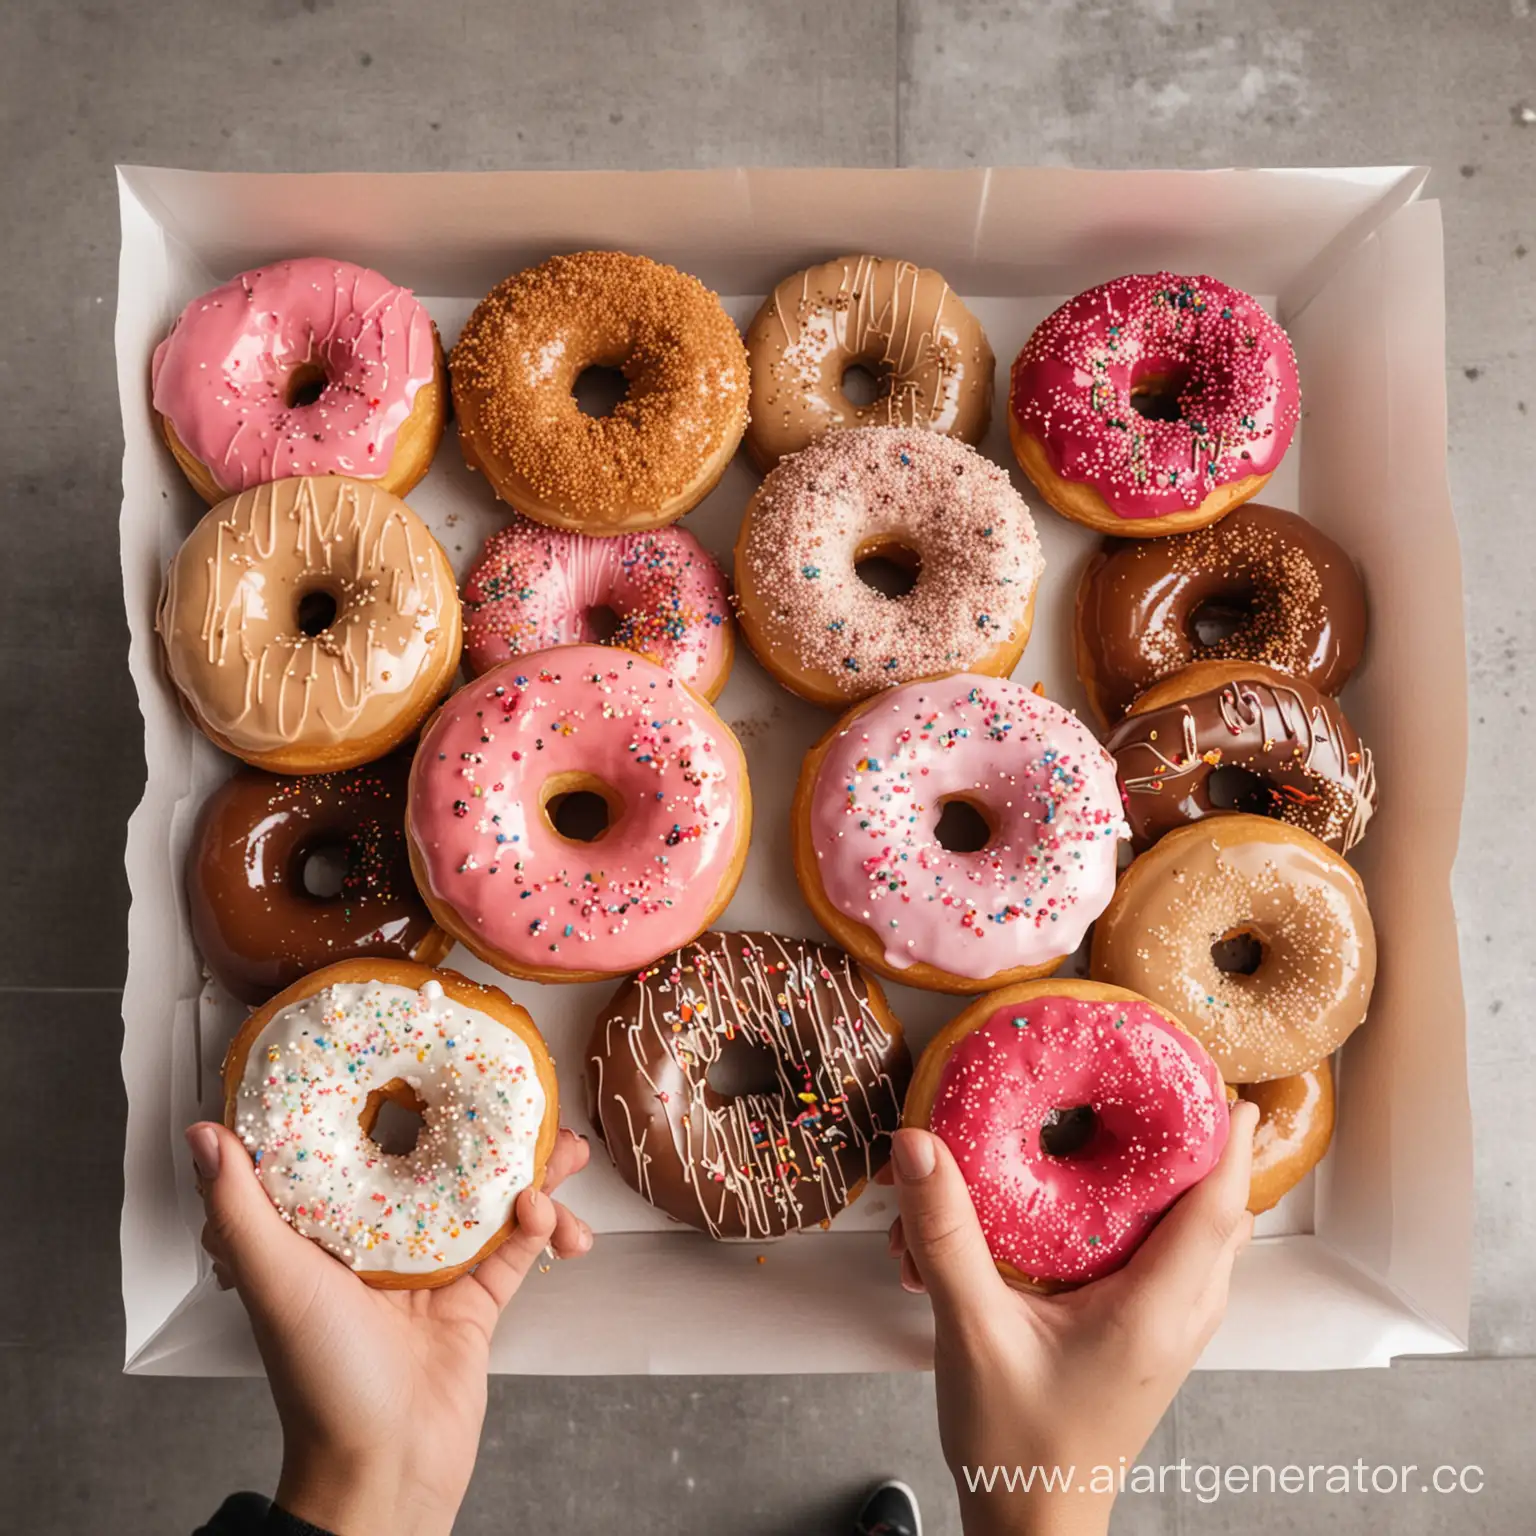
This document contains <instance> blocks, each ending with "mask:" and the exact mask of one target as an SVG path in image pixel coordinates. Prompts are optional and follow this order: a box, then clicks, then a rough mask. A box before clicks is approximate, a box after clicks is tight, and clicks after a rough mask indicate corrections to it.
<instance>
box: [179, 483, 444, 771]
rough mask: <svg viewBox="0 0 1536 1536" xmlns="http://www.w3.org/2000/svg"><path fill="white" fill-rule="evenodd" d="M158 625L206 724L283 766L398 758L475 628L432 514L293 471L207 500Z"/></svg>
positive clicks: (215, 737) (325, 767)
mask: <svg viewBox="0 0 1536 1536" xmlns="http://www.w3.org/2000/svg"><path fill="white" fill-rule="evenodd" d="M311 604H319V605H321V609H322V611H321V612H319V613H318V614H312V613H311V611H310V605H311ZM155 629H156V631H157V632H158V633H159V636H160V641H161V644H162V646H163V648H164V656H165V667H166V671H167V672H168V673H169V675H170V679H171V681H172V682H173V683H174V684H175V685H176V688H177V690H178V692H179V693H180V695H181V700H182V704H183V706H184V707H185V709H186V711H187V713H188V714H189V715H190V716H191V718H192V720H193V721H194V723H195V724H196V725H197V726H198V727H199V728H200V729H201V730H202V731H203V732H204V734H205V735H206V736H207V737H208V739H209V740H210V741H212V742H213V744H214V745H215V746H217V747H220V748H222V749H223V750H224V751H225V752H229V753H231V754H232V755H233V756H235V757H239V758H243V759H244V760H245V761H246V762H248V763H250V764H251V765H252V767H255V768H265V769H267V770H268V771H269V772H272V773H326V772H332V771H335V770H339V769H342V768H355V767H356V766H357V765H358V764H360V763H367V762H372V761H373V760H374V759H375V758H378V757H383V756H384V755H385V753H387V752H389V751H391V750H392V749H393V748H395V747H397V746H398V745H399V744H400V743H401V742H403V741H404V740H405V739H406V738H407V737H408V736H410V735H412V734H413V733H414V732H415V730H416V728H417V726H419V725H420V724H421V722H422V720H423V719H425V718H426V716H427V714H428V712H429V711H430V710H431V708H432V706H433V705H434V704H435V703H436V702H437V700H438V699H439V698H440V697H441V696H442V694H443V693H444V692H445V691H446V690H447V688H448V686H449V684H450V683H451V681H452V679H453V676H454V673H455V672H456V671H457V669H458V665H459V648H460V645H461V643H462V638H463V636H462V619H461V615H460V608H459V594H458V591H457V589H456V587H455V585H454V580H453V571H452V569H451V568H450V567H449V564H448V557H447V556H446V555H445V554H444V553H443V551H442V548H441V546H440V545H439V544H438V542H437V540H436V539H434V538H433V537H432V535H431V533H430V532H429V531H428V529H427V527H426V525H425V524H424V523H423V522H422V521H421V519H420V518H418V517H417V516H416V514H415V513H414V512H412V511H411V509H410V508H409V507H408V506H406V504H405V503H404V502H403V501H400V500H399V499H397V498H396V497H394V496H391V495H390V494H389V493H388V492H387V491H383V490H380V489H379V488H378V487H377V486H374V485H369V484H366V483H364V482H362V481H357V480H348V479H344V478H343V477H342V476H340V475H326V476H321V477H316V478H304V479H296V480H279V481H276V482H275V483H273V484H270V485H262V486H258V487H257V488H256V489H255V490H252V491H244V492H242V493H241V494H240V495H239V496H234V497H231V498H230V500H228V501H225V502H220V504H219V505H218V506H216V507H214V508H212V509H211V510H210V511H209V512H207V513H206V514H205V515H204V517H203V519H202V521H201V522H199V523H198V525H197V527H196V528H194V529H193V530H192V532H191V533H190V534H189V535H188V537H187V541H186V543H184V544H183V545H182V546H181V548H180V549H179V550H178V551H177V553H176V556H175V558H174V559H173V560H172V561H171V568H170V571H169V574H168V575H167V576H166V580H165V586H164V589H163V590H162V592H161V595H160V608H159V612H158V613H157V614H156V616H155Z"/></svg>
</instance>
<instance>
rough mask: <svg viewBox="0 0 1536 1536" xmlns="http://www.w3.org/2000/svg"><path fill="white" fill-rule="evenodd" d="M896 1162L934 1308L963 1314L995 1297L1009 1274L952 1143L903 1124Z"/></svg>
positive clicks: (904, 1213) (911, 1239) (911, 1237)
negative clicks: (991, 1247)
mask: <svg viewBox="0 0 1536 1536" xmlns="http://www.w3.org/2000/svg"><path fill="white" fill-rule="evenodd" d="M891 1165H892V1168H893V1169H894V1171H895V1175H896V1180H895V1182H896V1198H897V1200H898V1202H899V1203H900V1205H901V1229H902V1233H903V1235H904V1236H905V1238H906V1243H907V1250H908V1252H910V1253H911V1255H912V1262H913V1263H914V1264H916V1265H917V1272H918V1274H919V1275H920V1276H921V1277H922V1281H923V1285H924V1286H925V1287H926V1288H927V1291H928V1294H929V1296H930V1297H932V1298H933V1305H934V1309H935V1310H936V1311H945V1312H949V1313H951V1314H963V1313H965V1312H966V1311H969V1310H972V1309H979V1308H981V1307H983V1306H984V1305H986V1304H988V1303H989V1302H992V1301H993V1300H994V1299H995V1298H996V1296H997V1295H998V1294H999V1292H1001V1291H1003V1290H1004V1289H1005V1286H1004V1282H1003V1278H1002V1276H1001V1275H999V1274H998V1272H997V1267H996V1266H995V1265H994V1264H993V1262H992V1255H991V1253H990V1252H989V1251H988V1249H987V1240H986V1238H985V1236H983V1234H982V1230H981V1223H980V1222H979V1221H977V1219H976V1208H975V1206H973V1205H972V1204H971V1194H970V1191H969V1190H968V1189H967V1188H966V1187H965V1179H964V1177H963V1176H962V1174H961V1172H960V1169H959V1167H958V1166H957V1165H956V1163H955V1159H954V1156H953V1154H952V1153H951V1152H950V1150H949V1148H948V1147H947V1146H946V1145H945V1144H944V1142H943V1141H942V1140H941V1139H940V1138H939V1137H937V1136H935V1135H934V1134H933V1133H932V1132H931V1131H919V1130H915V1129H910V1128H909V1129H905V1130H900V1131H897V1132H896V1134H895V1136H894V1137H893V1138H892V1140H891Z"/></svg>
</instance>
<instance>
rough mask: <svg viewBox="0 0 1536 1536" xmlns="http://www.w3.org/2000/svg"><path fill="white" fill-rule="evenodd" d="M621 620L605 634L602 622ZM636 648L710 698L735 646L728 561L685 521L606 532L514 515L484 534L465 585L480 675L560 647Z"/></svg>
mask: <svg viewBox="0 0 1536 1536" xmlns="http://www.w3.org/2000/svg"><path fill="white" fill-rule="evenodd" d="M605 611H606V617H607V618H609V619H611V620H612V621H613V623H614V625H615V627H614V628H613V631H612V633H611V634H609V635H608V636H606V637H604V636H603V635H601V634H599V632H598V628H597V625H596V620H597V619H598V618H599V617H600V616H602V615H604V612H605ZM596 642H601V643H602V644H605V645H615V646H619V647H622V648H623V649H624V650H627V651H637V652H639V654H640V655H642V656H649V657H650V658H651V660H652V661H654V662H657V663H659V664H660V665H661V666H663V667H665V668H666V669H667V671H669V672H671V673H672V674H673V675H674V676H676V677H679V678H681V679H682V681H683V682H685V683H687V684H688V686H689V687H690V688H692V689H693V690H694V692H695V693H701V694H703V696H704V697H705V698H706V699H713V698H716V697H718V695H719V693H720V690H721V689H722V688H724V687H725V680H726V678H727V676H728V675H729V674H730V670H731V658H732V655H733V654H734V652H735V649H736V641H735V626H734V625H733V624H732V622H731V609H730V597H729V594H728V593H727V591H726V585H725V577H724V576H723V575H721V573H720V567H719V566H717V565H716V564H715V562H714V561H713V560H711V559H710V557H709V555H708V554H707V553H706V552H705V550H704V546H703V545H702V544H700V543H699V541H698V540H697V539H696V538H694V536H693V535H692V534H691V533H686V532H684V530H683V529H681V528H656V529H652V530H651V531H649V532H646V533H621V534H615V535H613V536H612V537H609V538H605V539H596V538H591V537H589V536H588V535H587V534H582V533H566V532H564V531H562V530H560V529H554V528H546V527H544V526H543V525H542V524H540V523H533V522H529V521H528V519H527V518H524V517H517V518H514V519H513V521H512V522H511V523H509V524H508V525H507V526H506V527H505V528H503V529H501V530H500V531H499V532H497V533H493V534H492V535H491V536H490V538H488V539H487V540H486V541H485V548H484V549H482V550H481V551H480V558H479V560H478V561H477V562H476V564H475V568H474V569H473V570H472V571H471V572H470V573H469V576H468V578H467V579H466V580H465V582H464V660H465V662H466V663H467V664H468V666H469V669H470V671H471V672H472V673H481V672H488V671H489V670H490V669H491V668H492V667H494V666H498V665H499V664H500V663H501V662H504V661H510V660H511V659H512V658H513V657H516V656H523V655H526V654H527V653H528V652H530V651H544V650H548V649H549V648H550V647H551V646H556V645H586V644H591V643H596Z"/></svg>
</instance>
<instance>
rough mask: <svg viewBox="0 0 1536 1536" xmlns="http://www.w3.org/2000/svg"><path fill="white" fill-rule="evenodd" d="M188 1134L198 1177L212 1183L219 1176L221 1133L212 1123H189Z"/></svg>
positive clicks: (193, 1164) (188, 1143)
mask: <svg viewBox="0 0 1536 1536" xmlns="http://www.w3.org/2000/svg"><path fill="white" fill-rule="evenodd" d="M186 1135H187V1145H188V1146H189V1147H190V1148H191V1149H192V1166H193V1167H194V1168H196V1169H197V1176H198V1178H200V1179H205V1180H207V1181H209V1182H210V1183H211V1182H212V1181H213V1180H214V1179H216V1178H218V1176H219V1158H220V1155H221V1153H220V1147H219V1133H218V1132H217V1131H216V1130H214V1128H213V1127H212V1126H211V1125H189V1126H188V1127H187V1132H186Z"/></svg>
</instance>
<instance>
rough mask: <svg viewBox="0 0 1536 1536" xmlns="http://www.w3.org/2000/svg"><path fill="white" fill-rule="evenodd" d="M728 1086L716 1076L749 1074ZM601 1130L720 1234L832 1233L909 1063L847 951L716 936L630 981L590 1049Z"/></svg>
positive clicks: (625, 1160) (688, 1219)
mask: <svg viewBox="0 0 1536 1536" xmlns="http://www.w3.org/2000/svg"><path fill="white" fill-rule="evenodd" d="M759 1062H761V1069H762V1070H761V1077H762V1086H760V1087H746V1088H744V1089H743V1090H742V1091H729V1085H727V1086H726V1087H725V1088H722V1087H720V1086H717V1085H716V1084H715V1083H713V1082H711V1081H710V1078H711V1076H712V1075H714V1074H719V1073H721V1072H724V1071H728V1070H730V1069H731V1068H732V1066H733V1065H734V1066H735V1067H736V1068H737V1070H738V1071H745V1072H746V1073H748V1074H750V1073H751V1071H752V1070H753V1069H754V1068H755V1067H757V1066H758V1064H759ZM586 1065H587V1089H588V1097H589V1103H590V1107H591V1115H592V1124H593V1126H594V1127H596V1129H597V1132H598V1134H599V1135H600V1136H601V1137H602V1139H603V1141H604V1143H605V1144H606V1146H607V1147H608V1151H609V1154H610V1155H611V1156H612V1158H613V1164H614V1167H615V1168H616V1169H617V1170H618V1173H619V1176H620V1177H621V1178H622V1179H623V1180H624V1182H625V1183H626V1184H628V1185H629V1186H630V1188H632V1189H634V1190H636V1191H637V1192H638V1193H639V1194H641V1195H643V1196H644V1197H645V1198H646V1199H647V1200H649V1201H650V1202H651V1204H652V1205H654V1206H656V1208H657V1209H658V1210H661V1211H665V1212H666V1213H667V1215H669V1216H672V1217H674V1218H675V1219H676V1220H678V1221H681V1222H684V1223H686V1224H687V1225H688V1226H691V1227H697V1228H699V1229H700V1230H701V1231H704V1232H707V1233H708V1234H709V1235H710V1236H711V1237H713V1238H719V1239H724V1240H739V1239H752V1240H754V1241H764V1240H768V1239H772V1238H777V1237H783V1236H784V1235H785V1234H786V1233H789V1232H798V1231H803V1230H804V1229H806V1228H808V1227H814V1226H825V1225H826V1224H827V1223H828V1222H830V1221H831V1220H832V1218H833V1217H834V1216H836V1215H837V1213H838V1212H839V1211H841V1210H842V1209H843V1207H844V1206H846V1205H848V1204H849V1202H850V1201H852V1200H853V1199H855V1198H856V1197H857V1195H858V1193H859V1191H860V1190H861V1189H862V1188H863V1187H864V1184H865V1182H866V1181H867V1180H868V1179H869V1178H870V1176H871V1175H872V1174H874V1173H875V1172H877V1171H878V1170H879V1169H880V1168H881V1167H882V1166H883V1165H884V1164H885V1162H886V1159H887V1158H888V1156H889V1155H890V1136H891V1133H892V1132H893V1131H894V1130H895V1129H896V1128H897V1126H898V1125H900V1123H901V1103H902V1099H903V1097H904V1096H905V1094H906V1091H907V1082H908V1079H909V1078H910V1077H911V1075H912V1060H911V1057H910V1056H909V1055H908V1053H907V1047H906V1045H905V1043H904V1042H903V1039H902V1031H901V1025H900V1024H899V1023H898V1022H897V1020H896V1019H895V1018H894V1017H893V1016H892V1014H891V1011H890V1009H889V1008H888V1007H887V1006H886V1001H885V995H884V993H883V992H882V991H881V990H880V984H879V983H878V982H876V981H874V980H873V979H872V978H870V977H869V976H866V975H865V974H864V972H863V971H861V970H860V969H859V968H858V966H856V965H855V964H854V963H853V961H852V960H850V959H849V958H848V956H847V955H846V954H844V953H843V952H842V950H840V949H834V948H832V946H831V945H829V944H817V943H814V942H811V941H808V940H804V939H787V938H782V937H780V936H779V935H778V934H773V933H706V934H703V935H701V936H700V937H699V938H698V939H697V940H695V941H694V942H693V943H692V944H687V945H684V946H683V947H682V948H681V949H679V950H677V951H676V952H675V953H673V954H670V955H668V956H666V957H665V958H664V959H662V960H660V961H658V962H657V963H656V964H655V965H652V966H648V967H647V968H646V969H644V970H642V971H641V972H640V973H639V974H638V975H636V976H635V977H634V978H633V979H632V980H629V981H626V982H625V983H624V984H623V985H622V986H621V987H620V988H619V989H618V991H617V992H615V993H614V995H613V997H612V998H611V999H610V1000H609V1002H608V1004H607V1006H606V1007H604V1008H603V1009H602V1011H601V1012H600V1013H599V1014H598V1016H597V1022H596V1024H595V1026H594V1028H593V1031H592V1039H591V1044H590V1045H589V1046H588V1048H587V1063H586Z"/></svg>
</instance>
